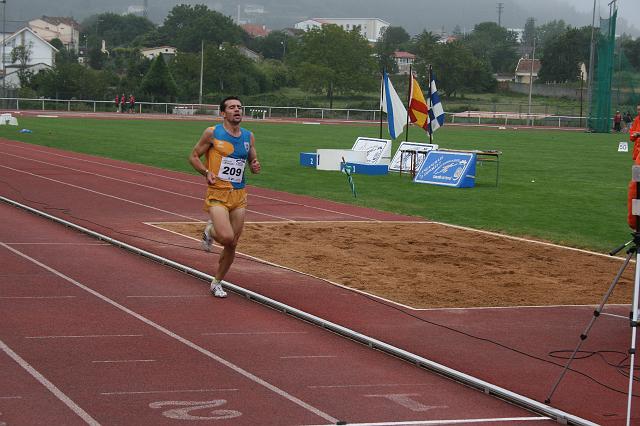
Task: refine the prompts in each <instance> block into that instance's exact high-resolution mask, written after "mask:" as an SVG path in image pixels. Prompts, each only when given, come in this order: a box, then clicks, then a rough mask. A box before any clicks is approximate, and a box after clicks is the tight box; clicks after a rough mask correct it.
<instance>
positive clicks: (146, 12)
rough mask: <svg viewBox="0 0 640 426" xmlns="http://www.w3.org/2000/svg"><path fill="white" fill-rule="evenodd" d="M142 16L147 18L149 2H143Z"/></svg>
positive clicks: (145, 0)
mask: <svg viewBox="0 0 640 426" xmlns="http://www.w3.org/2000/svg"><path fill="white" fill-rule="evenodd" d="M142 16H144V17H145V18H148V17H149V0H144V3H143V6H142Z"/></svg>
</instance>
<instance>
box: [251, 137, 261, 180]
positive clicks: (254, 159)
mask: <svg viewBox="0 0 640 426" xmlns="http://www.w3.org/2000/svg"><path fill="white" fill-rule="evenodd" d="M249 168H250V169H251V172H252V173H260V169H261V167H260V161H258V153H257V152H256V138H255V137H254V136H253V133H251V146H250V147H249Z"/></svg>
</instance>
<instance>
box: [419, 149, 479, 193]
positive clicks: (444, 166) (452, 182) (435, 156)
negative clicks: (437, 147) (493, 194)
mask: <svg viewBox="0 0 640 426" xmlns="http://www.w3.org/2000/svg"><path fill="white" fill-rule="evenodd" d="M475 179H476V154H474V153H469V152H455V151H429V152H428V153H427V157H426V158H425V159H424V161H423V162H422V164H421V165H420V168H419V169H418V171H417V172H416V177H415V178H414V180H413V181H414V182H417V183H430V184H433V185H443V186H452V187H455V188H471V187H473V186H474V185H475Z"/></svg>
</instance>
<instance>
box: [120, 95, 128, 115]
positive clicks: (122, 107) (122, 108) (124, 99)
mask: <svg viewBox="0 0 640 426" xmlns="http://www.w3.org/2000/svg"><path fill="white" fill-rule="evenodd" d="M126 111H127V97H126V96H125V95H124V93H123V94H122V96H121V97H120V112H126Z"/></svg>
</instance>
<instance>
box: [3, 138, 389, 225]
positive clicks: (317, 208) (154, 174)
mask: <svg viewBox="0 0 640 426" xmlns="http://www.w3.org/2000/svg"><path fill="white" fill-rule="evenodd" d="M0 145H7V144H6V143H5V144H0ZM21 149H22V148H21ZM24 149H26V150H32V151H36V152H38V153H42V151H37V150H34V149H30V148H27V147H25V148H24ZM5 154H7V155H13V156H14V157H19V156H17V155H15V154H9V153H7V152H5ZM47 155H55V156H58V157H62V158H67V159H71V160H74V161H83V162H87V163H92V164H97V165H100V166H104V167H112V168H115V169H120V170H125V171H129V172H135V173H142V174H145V175H150V176H157V177H160V178H163V179H169V180H174V181H177V182H182V183H188V184H190V185H198V186H200V187H201V186H202V181H201V180H198V181H197V182H196V181H195V180H193V181H192V180H187V179H179V178H174V177H171V176H165V175H161V174H159V173H152V172H145V171H142V170H139V169H133V168H128V167H120V166H114V165H111V164H105V163H101V162H99V161H92V160H86V159H83V158H78V157H72V156H68V155H62V154H57V153H51V152H49V153H47ZM21 158H24V157H21ZM28 160H29V161H34V160H33V159H32V158H28ZM36 161H39V162H41V163H45V164H50V165H53V166H56V164H53V163H47V162H43V161H40V160H36ZM58 167H65V166H58ZM85 173H91V172H85ZM249 196H250V197H256V198H264V199H267V200H272V201H277V202H279V203H284V204H290V205H295V206H302V207H307V208H310V209H315V210H320V211H323V212H327V213H335V214H338V215H342V216H348V217H356V218H359V219H363V220H371V221H376V222H377V221H378V220H377V219H373V218H370V217H367V216H360V215H355V214H350V213H345V212H340V211H337V210H331V209H326V208H323V207H317V206H310V205H307V204H303V203H297V202H293V201H287V200H283V199H280V198H274V197H267V196H265V195H257V194H250V195H249ZM247 211H250V212H252V213H258V214H262V215H265V216H272V215H269V214H267V213H262V212H258V211H255V210H247ZM273 217H277V216H273Z"/></svg>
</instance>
